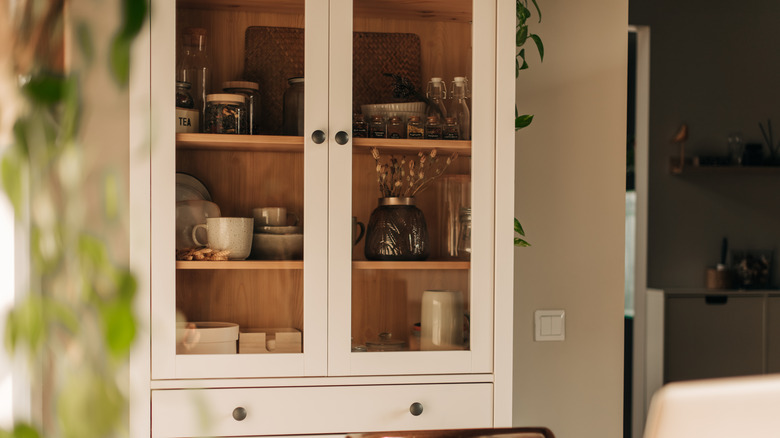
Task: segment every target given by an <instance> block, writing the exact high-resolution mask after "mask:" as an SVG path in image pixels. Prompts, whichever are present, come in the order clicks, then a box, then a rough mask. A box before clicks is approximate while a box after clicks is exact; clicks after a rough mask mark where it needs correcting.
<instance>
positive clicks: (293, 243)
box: [252, 233, 303, 260]
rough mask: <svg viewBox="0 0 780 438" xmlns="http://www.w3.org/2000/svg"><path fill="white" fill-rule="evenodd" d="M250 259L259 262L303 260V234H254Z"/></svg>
mask: <svg viewBox="0 0 780 438" xmlns="http://www.w3.org/2000/svg"><path fill="white" fill-rule="evenodd" d="M252 258H254V259H259V260H301V259H303V234H265V233H255V235H254V238H253V239H252Z"/></svg>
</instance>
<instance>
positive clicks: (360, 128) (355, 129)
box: [352, 114, 368, 138]
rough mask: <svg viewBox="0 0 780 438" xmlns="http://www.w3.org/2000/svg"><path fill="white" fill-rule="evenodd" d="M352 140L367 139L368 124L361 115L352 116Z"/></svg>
mask: <svg viewBox="0 0 780 438" xmlns="http://www.w3.org/2000/svg"><path fill="white" fill-rule="evenodd" d="M352 138H368V124H367V123H366V117H365V116H364V115H363V114H354V115H353V116H352Z"/></svg>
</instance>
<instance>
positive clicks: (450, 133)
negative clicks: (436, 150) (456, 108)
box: [441, 117, 460, 140]
mask: <svg viewBox="0 0 780 438" xmlns="http://www.w3.org/2000/svg"><path fill="white" fill-rule="evenodd" d="M441 138H442V140H458V139H460V129H459V128H458V121H457V120H456V119H455V117H447V118H446V119H444V125H442V127H441Z"/></svg>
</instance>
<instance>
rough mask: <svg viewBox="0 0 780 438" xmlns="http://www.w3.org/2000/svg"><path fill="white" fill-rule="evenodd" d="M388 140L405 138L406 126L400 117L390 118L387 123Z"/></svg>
mask: <svg viewBox="0 0 780 438" xmlns="http://www.w3.org/2000/svg"><path fill="white" fill-rule="evenodd" d="M387 138H404V124H403V122H401V118H400V117H398V116H393V117H390V120H389V121H388V122H387Z"/></svg>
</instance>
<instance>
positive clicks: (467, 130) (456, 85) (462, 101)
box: [450, 76, 471, 140]
mask: <svg viewBox="0 0 780 438" xmlns="http://www.w3.org/2000/svg"><path fill="white" fill-rule="evenodd" d="M451 96H452V106H451V107H450V109H451V111H450V115H451V116H453V117H455V118H456V119H457V120H458V125H459V126H460V139H461V140H471V112H470V111H469V97H470V91H469V81H468V79H466V78H465V77H463V76H456V77H455V79H454V80H453V81H452V93H451Z"/></svg>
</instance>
